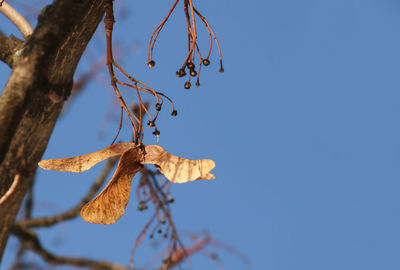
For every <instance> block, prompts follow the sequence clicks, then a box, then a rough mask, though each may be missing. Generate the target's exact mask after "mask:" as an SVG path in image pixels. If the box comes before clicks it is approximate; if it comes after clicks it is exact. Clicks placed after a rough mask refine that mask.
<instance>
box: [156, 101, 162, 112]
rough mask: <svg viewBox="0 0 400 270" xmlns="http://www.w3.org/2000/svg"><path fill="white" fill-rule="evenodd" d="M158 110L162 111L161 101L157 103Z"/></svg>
mask: <svg viewBox="0 0 400 270" xmlns="http://www.w3.org/2000/svg"><path fill="white" fill-rule="evenodd" d="M156 110H157V111H161V104H160V103H157V104H156Z"/></svg>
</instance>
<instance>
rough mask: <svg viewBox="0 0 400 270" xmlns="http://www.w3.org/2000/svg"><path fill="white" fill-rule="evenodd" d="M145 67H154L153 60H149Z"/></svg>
mask: <svg viewBox="0 0 400 270" xmlns="http://www.w3.org/2000/svg"><path fill="white" fill-rule="evenodd" d="M147 65H148V66H149V68H153V67H154V66H155V65H156V62H155V61H154V60H150V61H149V62H148V63H147Z"/></svg>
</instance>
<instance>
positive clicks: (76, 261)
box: [12, 226, 133, 270]
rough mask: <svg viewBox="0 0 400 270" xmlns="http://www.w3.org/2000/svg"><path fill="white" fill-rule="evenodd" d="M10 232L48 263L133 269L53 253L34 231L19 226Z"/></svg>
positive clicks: (115, 269) (113, 269)
mask: <svg viewBox="0 0 400 270" xmlns="http://www.w3.org/2000/svg"><path fill="white" fill-rule="evenodd" d="M12 233H13V234H14V235H15V236H16V237H18V239H19V240H20V241H21V243H22V245H23V246H24V247H25V248H29V249H30V250H32V251H34V252H35V253H37V254H38V255H39V256H40V257H42V258H43V259H44V260H45V261H46V262H47V263H49V264H58V265H62V264H63V265H72V266H79V267H91V268H94V269H109V270H133V269H132V268H128V267H125V266H121V265H118V264H114V263H110V262H105V261H97V260H90V259H86V258H72V257H64V256H58V255H55V254H53V253H51V252H49V251H48V250H46V249H45V248H44V247H43V246H42V244H41V243H40V240H39V238H38V236H37V235H36V233H34V232H33V231H31V230H29V229H27V228H24V227H21V226H14V227H13V229H12Z"/></svg>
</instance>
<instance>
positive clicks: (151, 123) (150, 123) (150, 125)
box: [147, 120, 156, 127]
mask: <svg viewBox="0 0 400 270" xmlns="http://www.w3.org/2000/svg"><path fill="white" fill-rule="evenodd" d="M147 125H148V126H149V127H154V126H155V125H156V124H155V123H154V120H153V121H149V122H148V123H147Z"/></svg>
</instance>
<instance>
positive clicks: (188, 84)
mask: <svg viewBox="0 0 400 270" xmlns="http://www.w3.org/2000/svg"><path fill="white" fill-rule="evenodd" d="M191 86H192V84H191V83H190V82H189V81H187V82H185V89H190V87H191Z"/></svg>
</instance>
